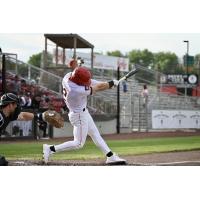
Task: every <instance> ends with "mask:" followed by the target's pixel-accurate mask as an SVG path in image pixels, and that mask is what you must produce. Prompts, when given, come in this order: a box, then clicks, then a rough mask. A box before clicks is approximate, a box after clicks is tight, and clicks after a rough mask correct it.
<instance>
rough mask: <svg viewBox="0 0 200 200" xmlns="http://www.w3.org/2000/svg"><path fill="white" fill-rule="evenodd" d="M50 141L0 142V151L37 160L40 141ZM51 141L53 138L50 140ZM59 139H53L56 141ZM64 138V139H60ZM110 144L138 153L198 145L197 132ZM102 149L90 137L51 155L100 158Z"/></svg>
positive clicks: (122, 152)
mask: <svg viewBox="0 0 200 200" xmlns="http://www.w3.org/2000/svg"><path fill="white" fill-rule="evenodd" d="M44 142H47V143H49V144H50V141H31V142H9V143H7V142H0V154H2V155H4V156H6V158H7V159H10V160H15V159H30V160H39V159H41V157H42V144H43V143H44ZM51 142H52V141H51ZM60 142H61V141H59V142H56V143H55V144H59V143H60ZM62 142H64V141H62ZM106 142H107V144H108V145H109V147H110V148H111V149H112V150H113V151H114V152H116V153H118V154H120V155H139V154H149V153H155V152H170V151H189V150H194V149H200V136H190V137H171V138H170V137H169V138H148V139H134V140H107V141H106ZM103 157H104V155H103V154H102V152H101V151H100V150H99V149H98V148H97V147H96V146H95V145H94V143H93V142H92V141H87V142H86V144H85V146H84V148H82V149H80V150H73V151H65V152H60V153H57V154H55V155H54V159H58V160H62V159H65V160H67V159H73V160H74V159H94V158H103Z"/></svg>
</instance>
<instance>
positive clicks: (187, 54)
mask: <svg viewBox="0 0 200 200" xmlns="http://www.w3.org/2000/svg"><path fill="white" fill-rule="evenodd" d="M183 42H186V43H187V53H186V73H187V75H188V61H189V60H188V56H189V41H188V40H184V41H183Z"/></svg>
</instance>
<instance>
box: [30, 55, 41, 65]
mask: <svg viewBox="0 0 200 200" xmlns="http://www.w3.org/2000/svg"><path fill="white" fill-rule="evenodd" d="M41 59H42V53H38V54H33V55H32V56H30V58H29V60H28V63H29V64H31V65H34V66H36V67H40V65H41Z"/></svg>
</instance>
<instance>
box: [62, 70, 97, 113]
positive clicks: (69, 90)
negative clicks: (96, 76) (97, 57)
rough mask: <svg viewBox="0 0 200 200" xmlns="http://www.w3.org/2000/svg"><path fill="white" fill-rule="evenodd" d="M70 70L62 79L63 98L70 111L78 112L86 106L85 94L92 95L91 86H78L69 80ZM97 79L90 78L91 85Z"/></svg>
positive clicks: (95, 82)
mask: <svg viewBox="0 0 200 200" xmlns="http://www.w3.org/2000/svg"><path fill="white" fill-rule="evenodd" d="M70 76H71V72H70V73H67V74H66V75H65V76H64V78H63V81H62V86H63V98H64V100H65V103H66V105H67V107H68V108H69V111H70V112H75V113H79V112H81V111H83V109H84V108H86V106H87V96H89V95H92V89H91V87H87V86H80V85H77V84H76V83H74V82H72V81H70V80H69V78H70ZM98 82H99V81H96V80H93V79H92V80H91V86H92V85H95V84H97V83H98Z"/></svg>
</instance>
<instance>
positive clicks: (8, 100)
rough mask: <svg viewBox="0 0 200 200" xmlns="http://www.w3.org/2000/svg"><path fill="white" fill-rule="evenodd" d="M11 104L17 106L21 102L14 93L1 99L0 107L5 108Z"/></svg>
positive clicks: (7, 94)
mask: <svg viewBox="0 0 200 200" xmlns="http://www.w3.org/2000/svg"><path fill="white" fill-rule="evenodd" d="M9 103H16V104H17V105H19V103H20V100H19V98H18V96H17V95H15V94H13V93H5V94H4V95H3V96H1V98H0V106H5V105H7V104H9Z"/></svg>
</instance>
